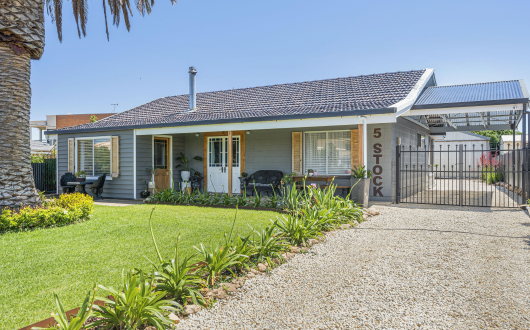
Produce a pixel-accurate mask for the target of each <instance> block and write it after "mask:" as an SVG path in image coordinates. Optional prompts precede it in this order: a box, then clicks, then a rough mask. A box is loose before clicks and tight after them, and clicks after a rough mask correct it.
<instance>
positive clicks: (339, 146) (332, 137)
mask: <svg viewBox="0 0 530 330" xmlns="http://www.w3.org/2000/svg"><path fill="white" fill-rule="evenodd" d="M350 140H351V133H350V131H332V132H305V133H304V172H307V170H308V169H311V170H313V171H318V174H319V175H321V174H324V175H326V174H329V175H340V174H343V175H344V174H349V173H350V169H351V143H350V142H351V141H350Z"/></svg>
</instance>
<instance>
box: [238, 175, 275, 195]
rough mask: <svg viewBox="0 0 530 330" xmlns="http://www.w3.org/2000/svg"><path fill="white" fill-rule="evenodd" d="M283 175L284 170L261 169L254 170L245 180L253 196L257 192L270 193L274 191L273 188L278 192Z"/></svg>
mask: <svg viewBox="0 0 530 330" xmlns="http://www.w3.org/2000/svg"><path fill="white" fill-rule="evenodd" d="M282 177H283V172H282V171H275V170H260V171H257V172H254V173H252V175H250V176H248V177H247V179H246V180H245V187H246V190H247V194H252V196H254V193H255V192H257V193H258V194H260V195H261V194H262V193H263V192H267V195H268V194H269V193H270V192H272V191H273V189H274V191H275V192H278V191H279V187H280V181H281V180H282ZM273 187H274V188H273Z"/></svg>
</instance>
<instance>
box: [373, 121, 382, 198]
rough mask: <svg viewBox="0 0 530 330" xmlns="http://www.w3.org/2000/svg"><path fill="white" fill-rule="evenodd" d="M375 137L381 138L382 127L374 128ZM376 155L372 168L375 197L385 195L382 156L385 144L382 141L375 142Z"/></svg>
mask: <svg viewBox="0 0 530 330" xmlns="http://www.w3.org/2000/svg"><path fill="white" fill-rule="evenodd" d="M374 138H376V139H379V138H381V128H374ZM373 148H374V155H373V156H374V157H375V165H374V167H373V168H372V183H373V184H374V186H373V194H372V196H374V197H383V193H382V192H381V190H382V189H383V182H381V180H383V177H382V176H381V175H382V174H383V166H381V164H380V163H381V157H383V149H382V148H383V145H382V144H381V143H374V145H373Z"/></svg>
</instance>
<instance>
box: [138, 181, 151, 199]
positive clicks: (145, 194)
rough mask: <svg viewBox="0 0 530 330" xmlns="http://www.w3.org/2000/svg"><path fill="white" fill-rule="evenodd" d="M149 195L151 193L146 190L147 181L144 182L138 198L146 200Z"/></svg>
mask: <svg viewBox="0 0 530 330" xmlns="http://www.w3.org/2000/svg"><path fill="white" fill-rule="evenodd" d="M142 180H143V178H140V181H142ZM150 195H151V193H150V192H149V190H147V181H144V190H143V191H142V192H140V197H142V198H147V197H149V196H150Z"/></svg>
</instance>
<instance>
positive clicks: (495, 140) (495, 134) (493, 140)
mask: <svg viewBox="0 0 530 330" xmlns="http://www.w3.org/2000/svg"><path fill="white" fill-rule="evenodd" d="M472 133H475V134H478V135H482V136H486V137H489V138H490V144H494V145H497V144H499V143H500V142H501V135H512V134H513V130H511V129H505V130H499V131H477V132H472ZM515 134H521V132H518V131H515Z"/></svg>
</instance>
